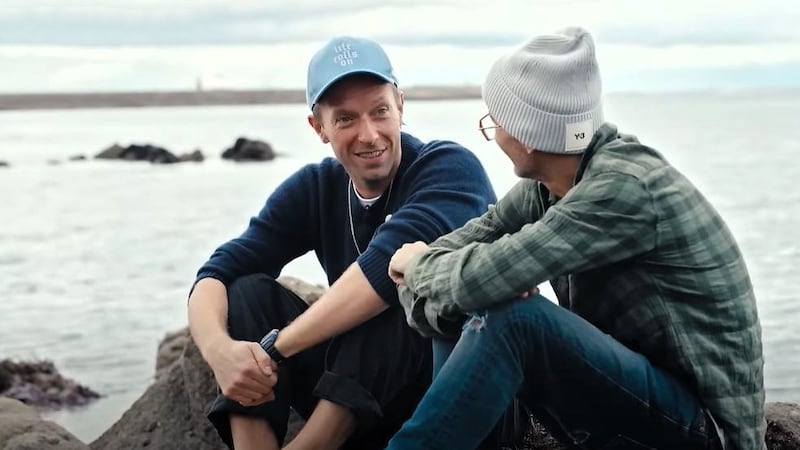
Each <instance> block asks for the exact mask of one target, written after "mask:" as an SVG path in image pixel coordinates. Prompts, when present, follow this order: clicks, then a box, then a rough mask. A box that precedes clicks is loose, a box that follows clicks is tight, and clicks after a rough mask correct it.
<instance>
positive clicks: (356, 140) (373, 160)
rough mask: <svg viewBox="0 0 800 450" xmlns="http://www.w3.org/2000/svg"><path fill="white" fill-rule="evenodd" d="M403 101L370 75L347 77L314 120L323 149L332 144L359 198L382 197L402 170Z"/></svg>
mask: <svg viewBox="0 0 800 450" xmlns="http://www.w3.org/2000/svg"><path fill="white" fill-rule="evenodd" d="M402 117H403V95H402V93H401V92H400V91H398V90H397V88H396V87H395V86H394V85H392V84H390V83H386V82H384V81H382V80H379V79H377V78H375V77H372V76H369V75H354V76H350V77H347V78H345V79H343V80H341V81H339V82H337V83H336V84H334V85H333V86H332V87H331V88H329V89H328V90H327V91H326V92H325V95H324V96H323V98H322V100H321V101H320V102H319V103H317V105H316V106H315V107H314V114H313V115H311V116H309V118H308V121H309V124H311V126H312V127H313V128H314V131H316V133H317V135H319V137H320V139H321V140H322V142H323V143H326V144H327V143H330V144H331V147H332V148H333V153H334V155H336V159H338V160H339V162H340V163H341V164H342V165H343V166H344V168H345V170H346V171H347V173H348V174H349V175H350V178H352V179H353V184H354V185H355V187H356V189H357V190H358V192H359V194H361V195H362V196H364V197H376V196H379V195H381V193H383V191H384V190H385V189H386V188H387V187H388V186H389V183H391V180H392V178H393V177H394V174H395V173H396V172H397V168H398V167H399V166H400V157H401V156H402V155H401V150H400V125H401V123H402Z"/></svg>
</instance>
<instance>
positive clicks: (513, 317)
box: [508, 300, 696, 433]
mask: <svg viewBox="0 0 800 450" xmlns="http://www.w3.org/2000/svg"><path fill="white" fill-rule="evenodd" d="M547 301H549V300H547ZM567 312H568V313H570V314H575V313H573V312H571V311H567ZM579 317H580V316H579ZM531 319H532V318H531V317H530V316H528V315H527V314H525V313H521V312H518V311H515V310H514V311H512V312H511V314H509V317H508V320H509V322H511V321H516V322H517V325H527V324H528V323H530V322H531V321H532V320H531ZM584 320H585V319H584ZM534 322H535V321H534ZM590 324H591V323H590ZM592 326H594V325H592ZM542 331H543V332H544V333H545V334H546V335H547V336H548V338H550V339H552V340H553V341H554V342H557V343H558V344H560V346H561V347H562V349H564V350H565V351H567V352H569V353H572V354H573V355H575V356H577V359H579V360H581V361H583V363H584V364H585V365H586V366H588V367H589V368H591V369H592V370H594V371H595V373H597V374H598V375H600V376H601V377H602V378H603V379H605V380H606V382H607V383H609V384H611V385H613V386H616V387H617V388H618V389H619V390H620V391H622V392H624V393H626V394H627V395H628V396H629V397H630V398H632V399H633V400H634V401H636V402H638V403H640V404H642V405H644V406H647V407H648V408H650V409H652V410H653V411H655V412H657V413H658V415H659V417H660V418H662V419H664V420H666V421H667V422H669V423H672V424H674V425H675V426H677V427H678V428H681V429H682V430H684V431H686V432H687V433H693V432H696V430H692V428H691V426H684V425H682V424H680V423H678V422H676V421H675V420H674V419H673V418H671V417H669V416H668V415H667V414H666V413H665V412H664V411H662V410H661V409H660V408H657V407H655V406H653V405H651V404H650V403H649V402H647V401H644V400H643V399H641V398H639V396H637V395H635V394H634V393H633V392H631V391H630V390H628V389H627V388H626V387H625V386H622V385H621V384H619V383H617V382H615V381H614V380H613V379H612V378H610V377H609V376H608V375H606V374H605V373H604V372H603V371H601V370H600V369H599V368H597V367H595V366H594V365H593V364H592V363H591V362H589V361H588V360H586V358H584V357H583V356H581V355H579V354H578V353H577V352H575V351H574V350H572V348H571V347H570V345H568V343H567V342H566V341H565V340H563V339H562V338H561V336H559V335H557V334H554V333H552V332H550V331H549V330H548V329H544V330H542ZM620 345H621V344H620Z"/></svg>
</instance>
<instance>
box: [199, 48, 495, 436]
mask: <svg viewBox="0 0 800 450" xmlns="http://www.w3.org/2000/svg"><path fill="white" fill-rule="evenodd" d="M307 100H308V106H309V107H310V108H311V114H310V115H309V117H308V122H309V124H310V125H311V127H312V128H313V130H314V132H315V133H316V134H317V135H318V136H319V138H320V140H321V141H322V142H323V143H324V144H330V145H331V148H332V149H333V153H334V156H335V158H326V159H325V160H323V161H322V162H320V163H318V164H309V165H307V166H305V167H303V168H301V169H300V170H298V171H297V172H296V173H295V174H293V175H292V176H291V177H289V178H288V179H287V180H285V181H284V182H283V183H282V184H281V185H280V186H279V187H278V188H277V189H276V190H275V191H274V192H273V193H272V194H271V195H270V196H269V198H268V199H267V201H266V204H265V206H264V207H263V209H262V210H261V211H260V212H259V213H258V215H257V216H256V217H254V218H253V219H252V220H251V221H250V225H249V227H248V228H247V229H246V230H245V231H244V233H243V234H242V235H241V236H239V237H237V238H235V239H233V240H231V241H229V242H227V243H225V244H223V245H222V246H220V247H219V248H218V249H217V250H216V251H215V252H214V253H213V254H212V256H211V257H210V259H209V260H208V261H207V262H206V263H205V264H204V265H203V266H202V267H201V268H200V270H199V271H198V274H197V281H196V282H195V285H194V288H193V291H192V294H191V295H190V299H189V324H190V328H191V331H192V336H193V338H194V340H195V342H196V343H197V345H198V347H199V348H200V351H201V353H202V354H203V357H204V358H205V359H206V361H207V362H208V363H209V365H210V367H211V368H212V369H213V371H214V375H215V377H216V380H217V383H218V384H219V386H220V390H221V394H220V395H219V396H218V398H217V399H216V401H215V402H214V404H213V405H212V408H211V411H210V413H209V419H210V420H211V422H212V423H213V424H214V426H215V427H216V428H217V430H218V431H219V434H220V436H221V437H222V439H223V441H224V442H225V443H226V444H227V445H228V446H230V447H235V448H236V449H252V448H260V449H275V448H279V447H280V446H281V445H282V444H283V441H284V436H285V434H286V428H287V418H288V415H289V408H290V406H291V407H292V408H294V409H295V410H296V411H297V412H298V413H300V415H302V416H304V417H305V418H306V419H307V422H306V425H305V426H304V428H303V430H302V431H301V432H300V434H299V435H298V436H297V437H296V438H295V439H294V440H293V441H292V442H290V443H289V444H288V445H287V447H286V448H294V449H301V448H305V449H311V448H315V449H316V448H331V449H333V448H341V447H344V448H353V449H371V448H381V447H383V446H384V445H385V444H386V442H387V441H388V439H389V437H390V436H391V435H392V434H393V433H394V432H395V431H396V430H397V429H398V428H399V427H400V425H401V424H402V423H403V421H404V420H406V419H407V418H408V417H409V416H410V415H411V413H412V411H413V410H414V408H415V407H416V404H417V402H418V401H419V399H420V398H421V396H422V394H423V393H424V391H425V389H426V388H427V386H428V384H429V383H430V378H431V350H430V342H429V341H427V340H425V339H423V338H422V337H420V336H419V335H418V334H417V333H416V332H415V331H413V330H412V329H411V328H409V327H408V326H407V324H406V319H405V315H404V312H403V309H402V308H401V307H399V305H398V300H397V290H396V286H395V284H394V283H393V282H392V280H391V279H390V278H389V276H388V274H387V269H388V264H389V258H390V257H391V255H392V254H393V253H394V251H395V250H396V249H397V248H398V247H399V246H400V244H401V243H403V242H408V241H417V240H419V241H424V242H431V241H433V240H434V239H435V238H437V237H438V236H439V235H441V234H444V233H447V232H449V231H451V230H453V229H455V228H457V227H459V226H461V225H463V224H464V223H465V222H466V221H467V220H468V219H470V218H472V217H475V216H478V215H480V214H482V213H483V212H484V211H485V210H486V209H487V207H488V205H489V204H491V203H493V202H494V201H495V200H496V199H495V195H494V191H493V189H492V186H491V184H490V182H489V180H488V177H487V175H486V173H485V171H484V169H483V168H482V166H481V164H480V163H479V161H478V159H477V158H476V157H475V156H474V155H473V154H472V153H471V152H469V151H468V150H466V149H465V148H463V147H461V146H460V145H458V144H455V143H453V142H448V141H431V142H427V143H425V142H422V141H420V140H419V139H417V138H415V137H413V136H411V135H409V134H407V133H404V132H401V131H400V127H401V124H402V113H403V95H402V92H401V91H400V90H399V88H398V86H397V81H396V79H395V76H394V73H393V70H392V65H391V63H390V61H389V59H388V57H387V56H386V54H385V53H384V51H383V50H382V49H381V47H380V46H379V45H378V44H376V43H375V42H373V41H370V40H366V39H357V38H353V37H339V38H336V39H333V40H332V41H330V42H328V43H327V44H326V45H325V46H324V47H323V48H322V49H320V50H319V51H318V52H317V53H316V54H315V55H314V56H313V58H312V59H311V61H310V63H309V66H308V84H307ZM309 251H314V252H315V253H316V255H317V258H318V259H319V261H320V263H321V265H322V267H323V268H324V270H325V272H326V274H327V277H328V281H329V283H330V285H331V287H330V289H329V290H328V291H327V292H326V293H325V294H324V295H323V296H322V297H321V298H320V299H319V300H317V301H316V302H315V303H314V304H313V305H312V306H311V307H307V305H306V304H305V303H304V302H303V300H301V299H300V298H298V297H297V296H296V295H294V294H293V293H291V292H290V291H288V290H287V289H285V288H284V287H282V286H281V285H280V284H278V283H277V282H276V281H275V278H276V277H277V276H278V275H279V273H280V271H281V269H282V268H283V267H284V266H285V265H286V264H287V263H288V262H290V261H291V260H293V259H295V258H297V257H299V256H301V255H303V254H305V253H307V252H309Z"/></svg>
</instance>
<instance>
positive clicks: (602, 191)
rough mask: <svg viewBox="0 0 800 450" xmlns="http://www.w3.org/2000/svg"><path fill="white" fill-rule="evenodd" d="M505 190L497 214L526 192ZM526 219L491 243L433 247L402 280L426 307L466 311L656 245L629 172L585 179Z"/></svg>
mask: <svg viewBox="0 0 800 450" xmlns="http://www.w3.org/2000/svg"><path fill="white" fill-rule="evenodd" d="M509 195H511V197H510V198H509V199H508V200H507V201H501V202H500V203H498V211H497V214H498V216H503V215H504V214H506V211H505V210H506V209H507V208H511V207H512V206H511V205H514V206H517V205H518V204H519V203H520V202H524V201H526V197H528V198H529V197H530V196H524V195H522V192H520V191H514V192H511V193H509ZM501 207H502V208H503V210H500V208H501ZM520 209H521V208H520ZM530 219H531V220H530V221H529V222H530V223H527V224H526V225H524V226H522V227H521V228H520V229H519V230H518V231H516V232H513V233H510V234H505V235H503V236H501V237H499V238H497V239H496V240H494V241H493V242H476V241H475V240H473V241H472V242H469V243H467V240H468V239H464V240H463V242H462V243H464V244H465V245H463V246H462V247H460V248H457V249H455V248H453V249H444V248H432V249H431V250H430V251H429V252H427V253H425V254H424V255H423V256H422V257H420V258H418V259H416V260H415V261H414V264H413V265H412V266H411V267H410V268H409V269H408V270H407V272H406V276H405V279H406V283H407V284H408V286H409V288H410V289H411V290H412V291H414V293H415V294H416V295H417V296H419V297H423V298H426V299H427V302H429V303H431V304H429V305H427V307H428V308H430V309H434V310H437V311H452V310H453V309H457V310H459V311H471V310H475V309H479V308H483V307H487V306H489V305H491V304H494V303H498V302H501V301H504V300H507V299H509V298H512V297H514V296H516V295H518V294H519V293H521V292H523V291H525V290H528V289H530V288H532V287H534V286H537V285H539V284H540V283H542V282H544V281H547V280H550V279H552V278H554V277H557V276H559V275H564V274H568V273H576V272H581V271H584V270H589V269H592V268H595V267H598V266H603V265H607V264H610V263H613V262H616V261H620V260H623V259H626V258H630V257H632V256H634V255H637V254H641V253H644V252H646V251H648V250H650V249H652V248H654V247H655V244H656V219H657V217H656V212H655V207H654V204H653V199H652V198H651V196H650V193H649V192H648V190H647V188H646V186H645V185H644V184H643V183H642V181H641V180H639V179H638V178H636V177H633V176H630V175H624V174H619V173H613V172H611V173H603V174H599V175H597V176H595V177H592V178H588V179H584V180H582V181H581V182H580V183H579V184H578V185H576V186H575V187H574V188H573V189H572V190H571V191H570V192H569V193H568V194H567V195H566V196H565V197H564V198H563V199H562V200H561V201H560V202H559V203H557V204H556V205H554V206H553V207H551V208H550V209H549V210H548V211H547V213H546V214H545V215H544V216H543V217H542V218H541V220H538V221H535V217H531V218H530ZM437 303H438V304H437Z"/></svg>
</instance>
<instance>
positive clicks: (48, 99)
mask: <svg viewBox="0 0 800 450" xmlns="http://www.w3.org/2000/svg"><path fill="white" fill-rule="evenodd" d="M403 92H404V94H405V98H406V99H408V100H412V99H413V100H460V99H478V98H480V86H416V87H410V88H404V89H403ZM305 101H306V97H305V92H304V91H303V90H301V89H263V90H207V91H206V90H204V91H163V92H87V93H54V94H0V111H2V110H23V109H77V108H136V107H160V106H214V105H270V104H282V103H283V104H290V103H301V104H302V103H305Z"/></svg>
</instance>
